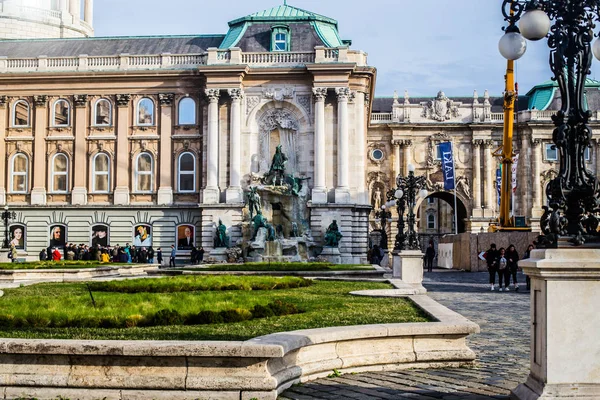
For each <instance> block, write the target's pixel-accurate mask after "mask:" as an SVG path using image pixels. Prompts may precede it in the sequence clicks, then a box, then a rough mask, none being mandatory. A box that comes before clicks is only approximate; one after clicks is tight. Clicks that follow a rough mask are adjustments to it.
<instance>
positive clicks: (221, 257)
mask: <svg viewBox="0 0 600 400" xmlns="http://www.w3.org/2000/svg"><path fill="white" fill-rule="evenodd" d="M209 257H210V258H212V259H214V260H215V261H218V262H227V247H217V248H216V249H212V250H211V251H210V253H209Z"/></svg>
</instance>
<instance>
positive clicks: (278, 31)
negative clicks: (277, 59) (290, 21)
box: [271, 25, 290, 51]
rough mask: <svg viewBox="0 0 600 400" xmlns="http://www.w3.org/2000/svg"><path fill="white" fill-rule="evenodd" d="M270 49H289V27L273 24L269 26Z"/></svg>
mask: <svg viewBox="0 0 600 400" xmlns="http://www.w3.org/2000/svg"><path fill="white" fill-rule="evenodd" d="M271 51H290V28H289V26H287V25H275V26H273V27H272V28H271Z"/></svg>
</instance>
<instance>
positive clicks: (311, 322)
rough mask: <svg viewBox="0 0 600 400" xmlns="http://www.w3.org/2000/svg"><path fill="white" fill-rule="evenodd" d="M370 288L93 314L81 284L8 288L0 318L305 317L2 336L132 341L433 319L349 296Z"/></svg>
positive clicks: (404, 304) (327, 287) (99, 295)
mask: <svg viewBox="0 0 600 400" xmlns="http://www.w3.org/2000/svg"><path fill="white" fill-rule="evenodd" d="M386 288H390V285H388V284H383V283H373V282H337V281H315V282H314V284H313V285H311V286H309V287H304V288H295V289H281V290H259V291H246V290H240V291H197V292H177V293H147V292H146V293H135V294H122V293H115V292H94V293H93V295H94V299H95V302H96V305H97V307H96V308H94V306H93V305H92V301H91V299H90V295H89V293H88V290H87V287H86V286H85V285H84V284H72V283H68V284H41V285H35V286H29V287H23V288H18V289H8V290H6V291H5V295H4V296H3V297H0V315H4V316H7V315H12V316H13V318H25V319H27V318H29V319H31V320H32V321H33V320H38V322H39V321H42V322H43V321H44V319H50V318H53V319H55V320H60V319H66V320H69V319H72V320H73V321H77V320H83V319H85V318H91V317H96V318H109V317H110V318H116V319H119V318H129V319H130V320H135V319H136V318H137V319H139V316H140V315H142V316H143V315H153V314H155V313H157V312H158V311H160V310H163V309H167V310H169V309H171V310H177V311H178V313H180V314H192V313H200V312H202V311H214V312H220V311H226V310H233V309H241V310H249V309H252V308H254V307H256V306H257V305H259V306H267V305H269V304H273V303H274V302H277V301H281V302H282V303H284V304H290V305H293V306H295V307H296V308H297V309H298V310H301V311H303V313H301V314H294V315H285V316H279V317H267V318H261V319H254V320H247V321H242V322H235V323H214V324H210V325H172V326H154V327H132V328H50V327H46V328H18V327H14V326H13V327H6V326H5V327H2V328H0V336H1V337H13V338H54V339H114V340H118V339H128V340H246V339H250V338H253V337H256V336H261V335H265V334H269V333H275V332H282V331H290V330H296V329H309V328H320V327H331V326H340V325H364V324H376V323H396V322H425V321H428V317H427V316H426V315H425V314H424V313H423V312H422V311H420V310H419V309H418V308H417V307H415V306H414V305H413V304H412V303H411V302H410V301H409V300H406V299H397V298H394V299H385V298H369V297H356V296H351V295H350V294H349V292H351V291H355V290H368V289H386Z"/></svg>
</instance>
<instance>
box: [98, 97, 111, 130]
mask: <svg viewBox="0 0 600 400" xmlns="http://www.w3.org/2000/svg"><path fill="white" fill-rule="evenodd" d="M111 121H112V104H111V102H110V101H108V100H107V99H99V100H98V101H96V105H95V106H94V125H96V126H110V125H111Z"/></svg>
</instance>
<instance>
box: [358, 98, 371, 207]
mask: <svg viewBox="0 0 600 400" xmlns="http://www.w3.org/2000/svg"><path fill="white" fill-rule="evenodd" d="M367 109H368V103H367V100H366V98H365V94H364V93H363V92H357V93H356V108H355V110H356V131H355V132H356V136H355V139H356V141H357V143H356V152H357V153H358V154H359V155H360V157H359V168H358V176H357V177H356V179H357V180H358V182H357V183H356V192H357V198H356V201H357V202H358V203H360V204H369V193H368V191H367V187H366V184H367V174H366V169H367V125H366V123H365V121H366V120H365V117H366V112H367Z"/></svg>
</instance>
